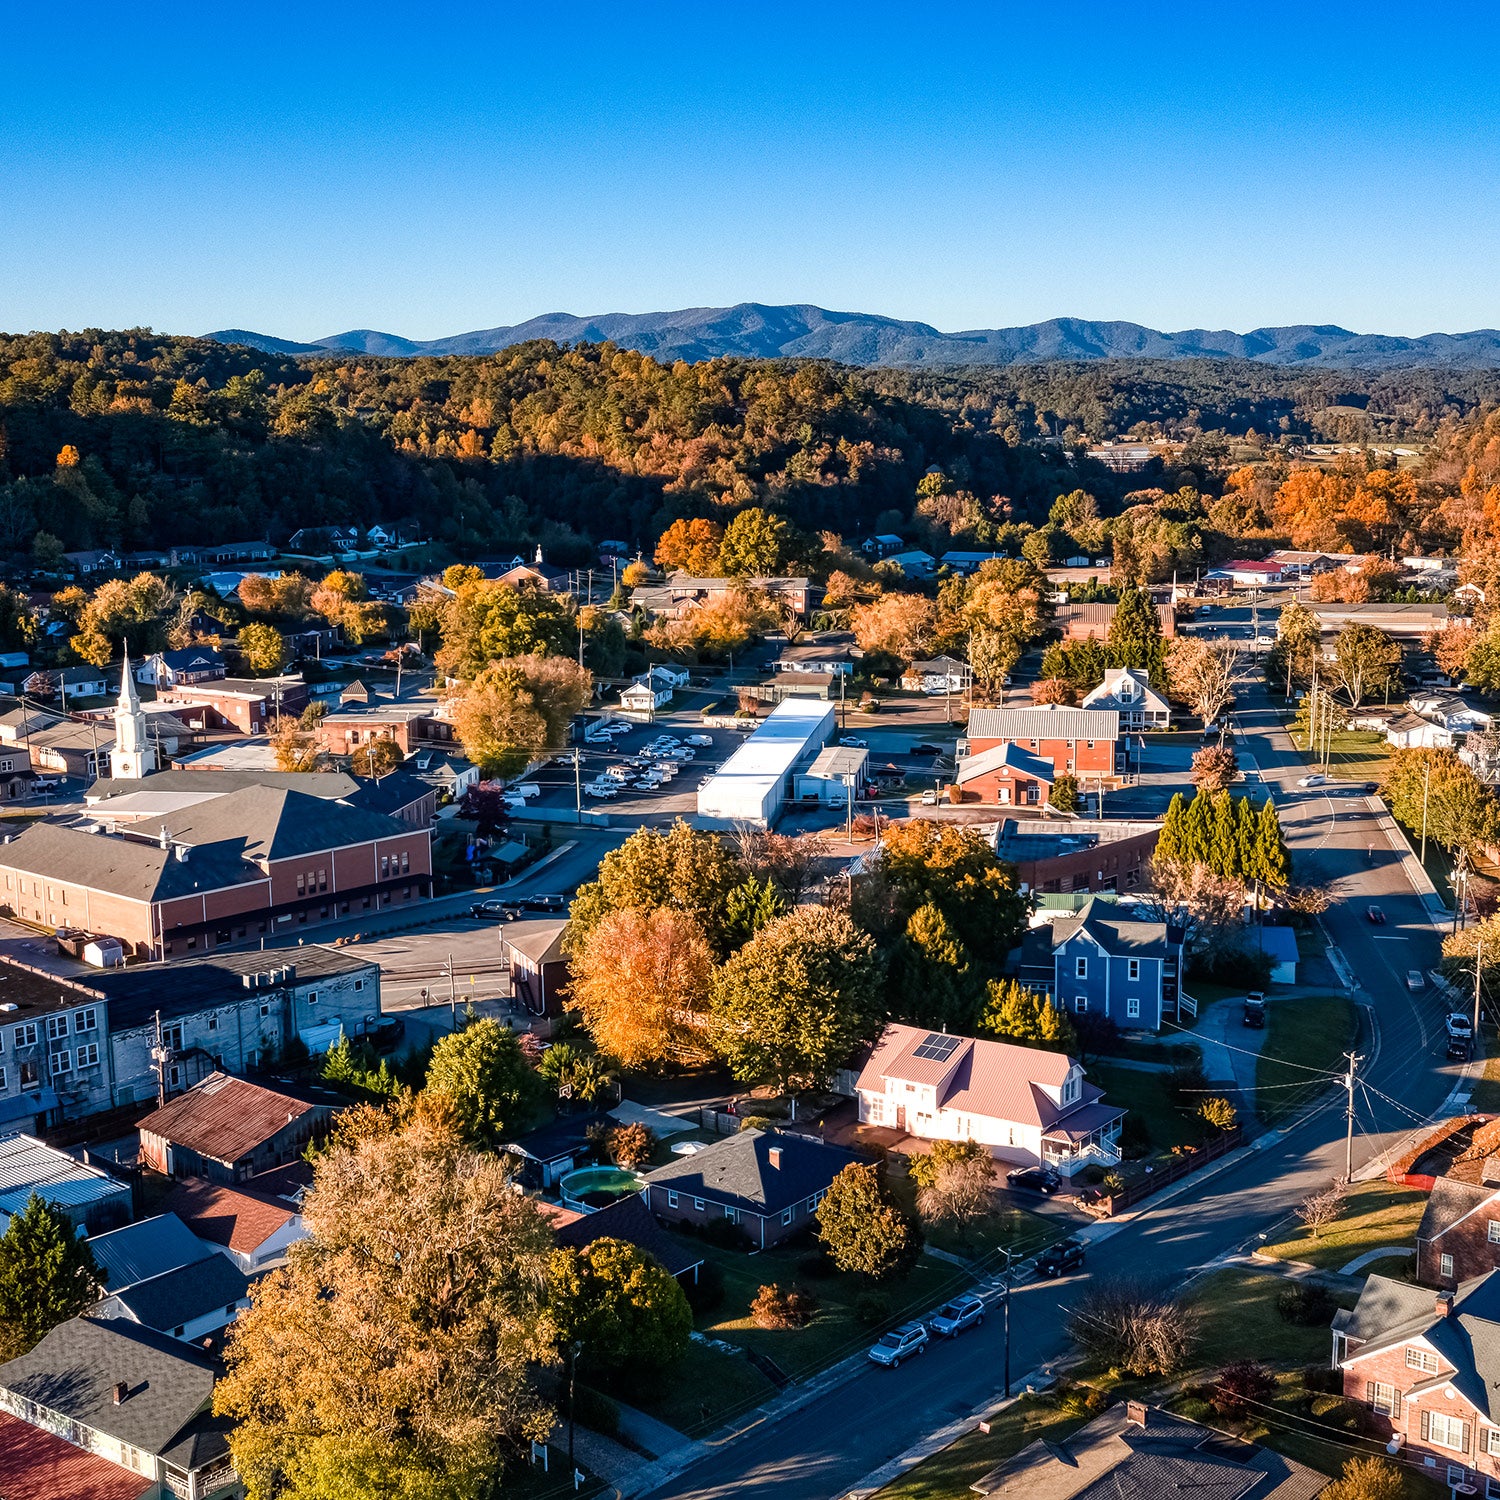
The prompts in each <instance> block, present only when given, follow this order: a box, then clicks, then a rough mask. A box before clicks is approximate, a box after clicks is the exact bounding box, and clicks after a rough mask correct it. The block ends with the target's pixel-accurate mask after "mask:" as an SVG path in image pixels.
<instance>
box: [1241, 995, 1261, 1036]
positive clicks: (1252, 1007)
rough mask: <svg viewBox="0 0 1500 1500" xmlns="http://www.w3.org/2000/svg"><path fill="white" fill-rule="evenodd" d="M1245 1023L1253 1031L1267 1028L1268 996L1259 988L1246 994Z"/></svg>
mask: <svg viewBox="0 0 1500 1500" xmlns="http://www.w3.org/2000/svg"><path fill="white" fill-rule="evenodd" d="M1244 1020H1245V1025H1246V1026H1248V1027H1249V1028H1250V1029H1251V1030H1252V1031H1264V1030H1265V1029H1266V997H1265V996H1264V995H1263V994H1261V992H1260V991H1259V990H1251V991H1250V993H1249V994H1248V995H1246V996H1245V1017H1244Z"/></svg>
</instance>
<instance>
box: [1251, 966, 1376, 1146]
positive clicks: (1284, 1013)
mask: <svg viewBox="0 0 1500 1500" xmlns="http://www.w3.org/2000/svg"><path fill="white" fill-rule="evenodd" d="M1354 1033H1355V1018H1354V1007H1353V1005H1352V1004H1350V1002H1349V1001H1348V1000H1347V999H1345V998H1344V996H1342V995H1315V996H1312V997H1310V998H1308V999H1305V1000H1304V999H1296V1000H1282V1001H1279V1002H1278V1003H1277V1004H1275V1005H1268V1006H1267V1007H1266V1040H1265V1045H1264V1048H1263V1049H1262V1052H1261V1055H1260V1058H1259V1060H1258V1061H1257V1062H1256V1064H1255V1088H1256V1095H1255V1112H1256V1113H1257V1114H1258V1115H1259V1116H1260V1117H1261V1119H1262V1120H1264V1121H1265V1123H1266V1124H1267V1125H1276V1124H1279V1123H1280V1122H1281V1121H1282V1120H1285V1119H1288V1118H1290V1117H1291V1116H1292V1115H1294V1114H1295V1113H1296V1112H1297V1111H1298V1110H1299V1109H1301V1108H1302V1107H1303V1106H1304V1105H1306V1104H1308V1103H1310V1102H1311V1101H1312V1100H1313V1099H1314V1098H1316V1097H1317V1095H1319V1094H1320V1093H1322V1092H1323V1090H1325V1089H1326V1088H1328V1086H1329V1080H1328V1079H1327V1078H1326V1077H1325V1078H1319V1077H1315V1076H1314V1075H1313V1074H1312V1073H1309V1072H1308V1071H1307V1070H1308V1069H1309V1068H1315V1069H1319V1070H1321V1071H1325V1072H1332V1071H1335V1070H1337V1068H1338V1067H1339V1065H1340V1064H1341V1062H1342V1060H1343V1053H1344V1050H1345V1048H1347V1047H1348V1046H1349V1045H1350V1043H1351V1042H1352V1041H1353V1040H1354Z"/></svg>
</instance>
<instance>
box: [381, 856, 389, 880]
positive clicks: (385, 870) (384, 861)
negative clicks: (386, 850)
mask: <svg viewBox="0 0 1500 1500" xmlns="http://www.w3.org/2000/svg"><path fill="white" fill-rule="evenodd" d="M390 873H391V857H390V855H389V854H382V855H381V856H380V878H381V879H382V880H387V879H389V878H390Z"/></svg>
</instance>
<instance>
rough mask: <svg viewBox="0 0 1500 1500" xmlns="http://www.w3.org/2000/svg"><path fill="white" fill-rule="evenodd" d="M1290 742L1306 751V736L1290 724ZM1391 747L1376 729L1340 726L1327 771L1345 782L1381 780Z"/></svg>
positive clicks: (1329, 756)
mask: <svg viewBox="0 0 1500 1500" xmlns="http://www.w3.org/2000/svg"><path fill="white" fill-rule="evenodd" d="M1287 735H1288V737H1289V738H1290V739H1291V742H1292V743H1293V744H1294V745H1295V746H1296V747H1297V748H1298V749H1299V750H1301V751H1302V752H1303V753H1304V754H1306V755H1308V756H1309V760H1310V759H1311V755H1310V753H1309V752H1308V750H1307V741H1306V739H1305V738H1304V737H1303V736H1301V735H1299V734H1298V732H1297V731H1295V730H1294V729H1292V727H1291V725H1290V724H1288V726H1287ZM1390 760H1391V747H1390V745H1389V744H1387V743H1386V739H1385V736H1384V735H1382V734H1377V733H1376V732H1375V731H1374V730H1373V729H1341V730H1338V731H1336V732H1335V734H1334V735H1333V738H1332V740H1331V741H1330V749H1329V755H1328V774H1329V775H1330V776H1333V777H1336V778H1338V779H1339V780H1342V781H1380V780H1382V779H1383V778H1384V776H1385V773H1386V769H1387V768H1388V767H1389V765H1390Z"/></svg>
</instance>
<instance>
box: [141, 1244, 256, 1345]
mask: <svg viewBox="0 0 1500 1500" xmlns="http://www.w3.org/2000/svg"><path fill="white" fill-rule="evenodd" d="M249 1294H250V1282H249V1279H248V1278H247V1277H246V1276H245V1273H244V1272H243V1271H241V1270H240V1268H239V1267H238V1266H237V1265H235V1263H234V1262H233V1261H232V1260H230V1258H229V1257H228V1256H227V1255H218V1254H216V1253H215V1252H214V1251H212V1250H210V1251H209V1252H208V1255H207V1256H206V1257H205V1258H204V1259H203V1260H199V1261H194V1262H193V1263H192V1264H191V1265H187V1266H178V1268H177V1269H176V1270H175V1271H164V1272H163V1273H162V1274H161V1275H160V1276H153V1277H152V1278H151V1279H150V1280H149V1281H138V1282H136V1284H135V1285H134V1286H131V1287H125V1288H124V1289H123V1290H121V1291H118V1292H116V1293H114V1296H115V1298H116V1300H117V1301H119V1303H120V1304H121V1305H122V1306H123V1307H124V1308H125V1309H126V1311H127V1312H129V1314H130V1315H131V1317H133V1318H134V1319H135V1321H136V1322H137V1323H141V1324H143V1325H144V1326H145V1327H147V1328H156V1329H160V1330H161V1331H162V1332H164V1333H165V1332H169V1331H170V1330H171V1329H173V1328H177V1327H180V1326H181V1325H183V1324H185V1323H191V1322H192V1321H193V1320H194V1319H195V1318H201V1317H203V1316H205V1315H206V1314H208V1313H211V1312H215V1311H217V1310H218V1309H220V1308H224V1307H229V1306H230V1305H231V1304H233V1303H235V1302H238V1301H240V1299H241V1298H243V1297H247V1296H249Z"/></svg>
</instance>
